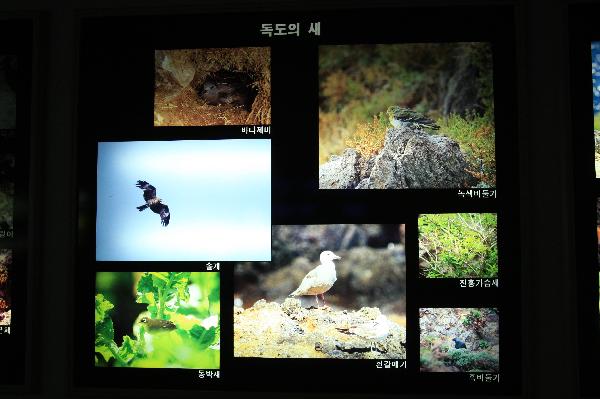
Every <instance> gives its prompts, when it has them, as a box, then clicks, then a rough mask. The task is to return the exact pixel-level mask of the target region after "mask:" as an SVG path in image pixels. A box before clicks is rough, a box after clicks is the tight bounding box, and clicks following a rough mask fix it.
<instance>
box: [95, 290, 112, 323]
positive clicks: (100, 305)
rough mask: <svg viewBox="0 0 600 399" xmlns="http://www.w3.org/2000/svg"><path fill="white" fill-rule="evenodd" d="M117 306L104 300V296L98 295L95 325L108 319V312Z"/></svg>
mask: <svg viewBox="0 0 600 399" xmlns="http://www.w3.org/2000/svg"><path fill="white" fill-rule="evenodd" d="M114 307H115V305H113V304H112V303H110V302H109V301H107V300H106V299H104V295H102V294H97V295H96V312H95V318H94V319H95V323H96V324H98V323H99V322H101V321H102V320H104V318H106V317H107V312H108V311H109V310H111V309H112V308H114Z"/></svg>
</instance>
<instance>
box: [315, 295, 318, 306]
mask: <svg viewBox="0 0 600 399" xmlns="http://www.w3.org/2000/svg"><path fill="white" fill-rule="evenodd" d="M318 297H319V294H317V295H315V301H316V302H317V308H318V307H319V300H318V299H317V298H318Z"/></svg>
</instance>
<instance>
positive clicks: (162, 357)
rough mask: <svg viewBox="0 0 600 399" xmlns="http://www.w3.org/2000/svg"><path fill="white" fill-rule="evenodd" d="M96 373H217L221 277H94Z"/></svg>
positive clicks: (142, 274)
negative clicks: (109, 370)
mask: <svg viewBox="0 0 600 399" xmlns="http://www.w3.org/2000/svg"><path fill="white" fill-rule="evenodd" d="M96 293H97V294H96V299H95V320H94V326H95V365H96V366H97V367H138V368H185V369H218V368H219V365H220V351H221V350H220V335H221V334H220V331H221V329H220V319H221V318H220V315H221V313H220V275H219V273H209V272H205V273H202V272H99V273H97V274H96Z"/></svg>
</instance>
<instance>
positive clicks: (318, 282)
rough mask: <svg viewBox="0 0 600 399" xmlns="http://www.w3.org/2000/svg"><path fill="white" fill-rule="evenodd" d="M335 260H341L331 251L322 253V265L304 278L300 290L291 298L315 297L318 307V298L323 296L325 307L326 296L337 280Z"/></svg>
mask: <svg viewBox="0 0 600 399" xmlns="http://www.w3.org/2000/svg"><path fill="white" fill-rule="evenodd" d="M334 259H341V258H340V257H339V256H337V255H336V254H334V253H333V252H331V251H323V252H321V256H320V257H319V260H320V261H321V264H320V265H319V266H317V267H315V268H314V269H312V270H311V271H310V272H308V274H307V275H306V276H305V277H304V279H303V280H302V282H301V283H300V286H299V287H298V289H296V290H295V291H294V292H292V293H291V294H290V296H302V295H314V296H315V301H317V307H318V306H319V300H318V299H317V298H318V296H319V295H320V296H321V299H322V300H323V305H324V304H325V296H324V295H323V294H325V293H326V292H327V291H329V289H330V288H331V287H332V286H333V283H335V281H336V280H337V276H336V274H335V264H334V263H333V260H334Z"/></svg>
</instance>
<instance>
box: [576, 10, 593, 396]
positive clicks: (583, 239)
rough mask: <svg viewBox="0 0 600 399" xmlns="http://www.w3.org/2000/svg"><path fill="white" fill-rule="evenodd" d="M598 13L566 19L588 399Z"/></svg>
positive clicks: (582, 363)
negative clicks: (567, 25) (568, 29)
mask: <svg viewBox="0 0 600 399" xmlns="http://www.w3.org/2000/svg"><path fill="white" fill-rule="evenodd" d="M597 12H598V8H597V7H594V6H578V7H574V8H572V12H571V15H570V51H571V57H570V58H571V59H570V61H571V62H570V68H571V117H572V121H571V123H572V140H573V166H574V168H573V171H574V175H573V181H574V189H575V196H574V202H573V214H574V221H575V223H574V237H575V240H574V245H575V249H574V253H575V254H576V260H575V262H574V264H575V265H576V272H577V299H578V302H577V315H578V338H579V344H578V346H579V357H578V359H579V368H578V369H579V373H580V376H579V383H580V389H581V393H582V395H586V396H598V395H599V394H600V389H599V388H598V384H597V375H598V370H599V368H598V366H597V364H596V362H595V361H594V359H595V357H596V356H597V355H599V354H600V303H599V289H598V287H599V283H600V274H599V272H600V261H599V259H600V258H599V254H600V245H599V243H600V241H599V237H600V230H599V226H600V225H599V224H598V221H599V220H600V219H599V218H600V213H599V212H598V211H599V210H600V208H599V206H600V205H599V202H598V198H599V197H600V181H599V180H598V177H600V174H599V173H600V136H599V128H600V125H599V121H600V101H599V94H600V91H599V89H600V86H599V85H600V80H599V71H598V68H599V64H598V62H599V61H600V30H599V29H598V28H597V24H596V23H595V21H594V18H593V15H594V14H595V13H597ZM590 72H591V74H590ZM590 106H591V107H592V109H591V110H590Z"/></svg>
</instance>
